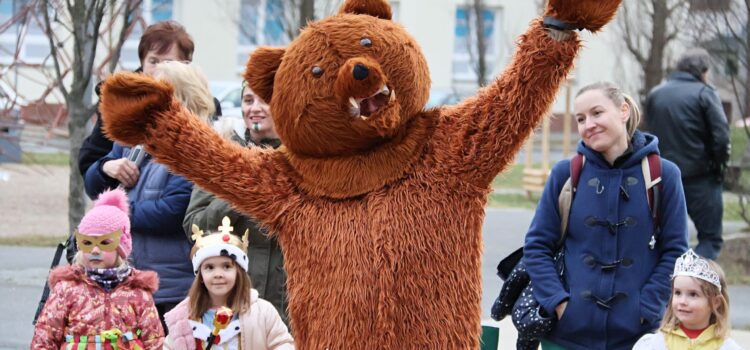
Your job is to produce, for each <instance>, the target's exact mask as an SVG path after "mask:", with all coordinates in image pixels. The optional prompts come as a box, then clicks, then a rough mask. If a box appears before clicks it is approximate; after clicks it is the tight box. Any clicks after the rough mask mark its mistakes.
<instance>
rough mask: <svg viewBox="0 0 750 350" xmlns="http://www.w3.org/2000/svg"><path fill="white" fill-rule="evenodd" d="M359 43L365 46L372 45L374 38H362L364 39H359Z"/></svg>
mask: <svg viewBox="0 0 750 350" xmlns="http://www.w3.org/2000/svg"><path fill="white" fill-rule="evenodd" d="M359 44H360V45H362V46H364V47H370V46H372V40H370V38H362V40H360V41H359Z"/></svg>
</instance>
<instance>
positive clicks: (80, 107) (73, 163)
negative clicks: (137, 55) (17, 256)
mask: <svg viewBox="0 0 750 350" xmlns="http://www.w3.org/2000/svg"><path fill="white" fill-rule="evenodd" d="M87 114H88V112H87V108H86V107H85V106H84V104H83V99H82V98H79V99H75V100H71V101H69V102H68V131H69V133H70V176H69V178H68V186H69V187H68V232H69V233H70V232H75V229H76V227H78V223H79V222H81V219H82V218H83V215H84V214H85V212H86V199H85V197H84V196H85V194H84V189H83V176H82V175H81V174H80V172H79V171H78V153H79V152H80V150H81V144H82V143H83V140H84V139H85V138H86V121H87V120H88V119H89V117H90V115H87Z"/></svg>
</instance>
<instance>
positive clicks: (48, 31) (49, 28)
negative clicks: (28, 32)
mask: <svg viewBox="0 0 750 350" xmlns="http://www.w3.org/2000/svg"><path fill="white" fill-rule="evenodd" d="M42 6H43V7H44V8H43V9H42V11H43V13H44V33H45V35H46V36H47V40H48V41H49V50H50V55H51V56H52V62H53V63H54V66H55V73H56V74H57V85H58V86H59V88H60V92H61V93H62V95H63V97H64V98H65V99H66V100H67V99H68V89H67V88H65V84H63V81H62V77H63V75H62V73H61V71H60V60H59V59H58V51H57V45H55V39H54V34H52V25H50V21H49V8H50V6H49V0H42ZM54 11H56V10H54Z"/></svg>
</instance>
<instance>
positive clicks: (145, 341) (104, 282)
mask: <svg viewBox="0 0 750 350" xmlns="http://www.w3.org/2000/svg"><path fill="white" fill-rule="evenodd" d="M128 208H129V207H128V196H127V194H126V193H125V192H124V191H123V190H120V189H115V190H111V191H106V192H104V193H102V194H101V195H100V196H99V198H98V199H97V200H96V202H94V207H93V208H92V209H91V210H89V212H88V213H86V216H84V217H83V219H82V220H81V223H80V224H79V225H78V230H76V232H75V236H76V244H77V246H78V253H77V254H76V257H75V259H74V264H73V265H71V266H61V267H57V268H55V269H54V270H52V271H51V272H50V277H49V285H50V288H51V289H52V293H51V294H50V296H49V299H48V300H47V303H46V304H45V305H44V309H43V310H42V313H41V314H40V316H39V319H38V320H37V323H36V328H35V329H34V339H33V340H32V343H31V349H61V348H73V349H79V348H85V349H89V348H91V349H94V348H97V349H98V348H104V344H108V345H109V346H113V347H114V348H115V349H118V348H119V349H124V350H136V349H161V348H162V343H163V341H164V330H163V329H162V325H161V321H159V316H158V313H157V311H156V307H155V306H154V299H153V297H152V294H153V292H155V291H156V289H157V288H158V285H159V280H158V277H157V276H156V273H154V272H152V271H140V270H137V269H135V268H133V267H131V266H130V264H129V263H128V260H127V258H128V256H129V255H130V250H131V246H132V244H131V237H130V219H129V216H128V212H129V209H128Z"/></svg>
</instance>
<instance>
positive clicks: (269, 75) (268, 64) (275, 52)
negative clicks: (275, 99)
mask: <svg viewBox="0 0 750 350" xmlns="http://www.w3.org/2000/svg"><path fill="white" fill-rule="evenodd" d="M285 52H286V49H284V48H272V47H259V48H258V49H257V50H255V51H254V52H253V54H252V55H250V59H249V60H248V61H247V67H246V68H245V75H244V78H245V81H246V82H247V84H248V85H249V86H250V89H252V90H253V92H254V93H255V94H256V95H258V96H260V98H262V99H263V101H265V102H266V103H271V97H272V95H273V79H274V77H275V76H276V70H277V69H279V65H281V58H282V57H284V53H285Z"/></svg>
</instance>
